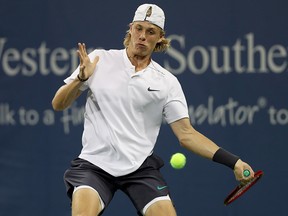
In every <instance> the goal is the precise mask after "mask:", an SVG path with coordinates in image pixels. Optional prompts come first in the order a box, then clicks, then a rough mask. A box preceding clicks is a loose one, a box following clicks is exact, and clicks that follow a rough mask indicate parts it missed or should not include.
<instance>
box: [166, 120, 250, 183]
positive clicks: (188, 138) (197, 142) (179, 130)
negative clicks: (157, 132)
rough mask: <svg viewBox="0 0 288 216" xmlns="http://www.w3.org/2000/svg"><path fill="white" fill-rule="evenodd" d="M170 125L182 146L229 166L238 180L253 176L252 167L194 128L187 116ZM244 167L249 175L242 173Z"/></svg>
mask: <svg viewBox="0 0 288 216" xmlns="http://www.w3.org/2000/svg"><path fill="white" fill-rule="evenodd" d="M170 127H171V128H172V130H173V132H174V134H175V135H176V137H177V138H178V140H179V143H180V145H181V146H182V147H184V148H186V149H188V150H190V151H192V152H194V153H195V154H197V155H200V156H202V157H204V158H208V159H210V160H213V161H215V162H218V163H221V164H224V165H227V166H229V167H230V168H232V169H233V171H234V174H235V177H236V179H237V180H238V181H248V180H249V179H250V178H252V177H253V176H254V172H253V170H252V168H251V167H250V166H249V165H248V164H247V163H245V162H243V161H242V160H241V159H240V158H239V157H237V156H235V155H233V154H231V153H230V152H228V151H225V150H223V149H222V148H220V147H219V146H218V145H216V144H215V143H214V142H213V141H212V140H210V139H209V138H207V137H206V136H204V135H203V134H201V133H200V132H198V131H197V130H195V129H194V128H193V127H192V125H191V123H190V120H189V118H183V119H180V120H178V121H175V122H173V123H170ZM246 169H248V170H249V171H250V173H251V175H250V176H249V177H245V176H244V175H243V171H244V170H246Z"/></svg>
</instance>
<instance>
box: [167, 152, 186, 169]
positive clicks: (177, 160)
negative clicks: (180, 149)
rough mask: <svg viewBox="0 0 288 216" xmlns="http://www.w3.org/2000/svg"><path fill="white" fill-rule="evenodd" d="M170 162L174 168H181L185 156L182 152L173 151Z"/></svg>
mask: <svg viewBox="0 0 288 216" xmlns="http://www.w3.org/2000/svg"><path fill="white" fill-rule="evenodd" d="M170 164H171V166H172V167H173V168H174V169H182V168H183V167H184V166H185V164H186V157H185V155H184V154H182V153H175V154H173V155H172V156H171V159H170Z"/></svg>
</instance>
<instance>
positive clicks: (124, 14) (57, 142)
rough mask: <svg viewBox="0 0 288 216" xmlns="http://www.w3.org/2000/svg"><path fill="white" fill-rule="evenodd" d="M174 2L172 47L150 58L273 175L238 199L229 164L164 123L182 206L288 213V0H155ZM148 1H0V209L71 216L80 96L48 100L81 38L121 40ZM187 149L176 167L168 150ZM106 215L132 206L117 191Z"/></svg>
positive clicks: (211, 123)
mask: <svg viewBox="0 0 288 216" xmlns="http://www.w3.org/2000/svg"><path fill="white" fill-rule="evenodd" d="M150 2H152V3H157V4H159V6H161V7H162V8H163V9H164V11H165V12H166V21H167V22H166V33H167V36H168V37H170V38H171V39H172V48H171V49H170V51H169V52H167V53H165V54H155V56H154V59H155V60H157V61H158V62H159V63H160V64H161V65H163V66H165V67H166V68H167V69H169V70H170V71H171V72H172V73H174V74H176V75H177V77H178V79H179V80H180V82H181V84H182V86H183V89H184V91H185V94H186V97H187V102H188V105H189V110H190V117H191V121H192V123H193V125H194V127H195V128H196V129H198V130H199V131H201V132H202V133H204V134H205V135H207V136H208V137H209V138H211V139H212V140H214V141H215V142H216V143H217V144H219V145H220V146H223V147H224V148H226V149H228V150H230V151H232V152H234V153H235V154H238V155H240V156H241V157H242V159H243V160H245V161H247V162H249V163H250V164H251V165H252V166H253V168H254V169H255V170H258V169H263V170H264V172H265V177H264V178H263V179H262V181H261V183H259V184H258V185H257V186H255V188H253V189H252V190H251V191H249V193H247V194H246V195H245V196H243V197H242V198H241V199H239V200H237V201H236V202H235V203H233V204H232V205H231V206H228V207H225V206H224V205H223V199H224V197H225V196H226V195H227V193H228V192H230V191H231V190H232V188H233V187H234V185H236V183H237V182H236V181H235V179H234V175H233V173H232V172H231V171H230V170H229V169H228V168H226V167H223V166H221V165H218V164H215V163H212V162H211V161H208V160H206V159H202V158H200V157H198V156H196V155H193V154H191V153H189V152H187V151H185V150H184V149H181V147H180V146H179V145H178V142H177V140H176V138H175V137H174V135H173V134H172V132H171V129H170V128H169V126H167V125H163V127H162V129H161V133H160V136H159V139H158V144H157V147H156V150H155V151H156V152H157V153H158V154H159V155H160V156H162V157H163V159H164V160H165V162H166V166H165V167H164V168H163V173H164V175H165V176H166V179H167V181H168V182H169V185H170V187H171V191H172V197H173V199H174V201H175V205H176V208H177V211H178V214H179V215H181V216H190V215H197V216H208V215H217V216H240V215H241V216H242V215H246V216H252V215H253V216H255V215H256V216H257V215H261V216H271V215H275V216H276V215H277V216H285V215H288V206H287V198H286V195H287V194H288V189H287V187H286V185H287V182H288V168H287V162H288V160H287V150H288V145H287V132H288V130H287V129H288V127H287V126H288V97H287V93H288V92H287V91H288V85H287V83H288V82H287V81H288V79H287V78H288V72H287V68H288V54H287V45H288V41H287V39H288V29H287V20H288V13H287V7H288V2H287V1H286V0H274V1H270V0H262V1H260V0H258V1H256V0H242V1H229V0H219V1H215V0H202V1H189V0H182V1H150ZM140 3H144V2H143V1H109V0H108V1H96V0H94V1H92V0H82V1H75V0H57V1H56V0H50V1H36V0H26V1H20V0H19V1H17V0H0V62H1V64H0V136H1V142H0V149H1V150H0V215H1V216H2V215H3V216H6V215H13V216H28V215H29V216H31V215H35V216H36V215H37V216H38V215H42V216H52V215H53V216H54V215H62V216H63V215H67V216H68V215H70V206H69V200H68V198H67V197H66V195H65V188H64V184H63V180H62V176H63V172H64V171H65V169H66V168H67V167H68V166H69V162H70V160H72V159H73V158H74V157H76V156H77V155H78V153H79V151H80V148H81V143H80V141H81V132H82V121H83V119H82V116H81V113H82V111H83V103H84V97H83V98H81V99H80V100H79V101H77V103H75V104H74V105H73V106H72V108H70V109H68V110H66V111H64V112H58V113H56V112H54V111H53V110H52V107H51V100H52V98H53V96H54V94H55V91H56V90H57V89H58V87H59V86H60V85H62V84H63V79H64V78H65V77H66V76H68V75H69V73H70V72H71V71H72V70H73V69H74V68H75V67H76V65H77V64H78V59H77V56H76V54H75V50H76V45H77V43H78V42H85V43H86V44H87V46H88V47H89V48H91V49H92V48H98V47H103V48H106V49H109V48H122V47H123V46H122V40H123V37H124V35H125V31H126V30H127V25H128V24H129V22H130V21H131V20H132V18H133V15H134V11H135V9H136V8H137V6H138V5H139V4H140ZM175 152H183V153H184V154H186V156H187V160H188V162H187V166H186V167H185V168H184V169H182V170H178V171H176V170H173V169H172V168H171V167H170V165H169V158H170V156H171V155H172V154H173V153H175ZM104 215H107V216H108V215H111V216H112V215H136V212H135V210H134V208H133V206H132V204H131V203H130V201H129V200H128V199H127V198H126V197H125V196H124V195H123V194H122V193H121V192H119V193H117V194H116V196H115V199H114V200H113V201H112V203H111V205H110V206H109V208H108V209H107V210H106V212H105V213H104Z"/></svg>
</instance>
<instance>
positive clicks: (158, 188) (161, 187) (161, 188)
mask: <svg viewBox="0 0 288 216" xmlns="http://www.w3.org/2000/svg"><path fill="white" fill-rule="evenodd" d="M164 188H167V186H166V185H165V186H157V190H163V189H164Z"/></svg>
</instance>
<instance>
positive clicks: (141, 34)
mask: <svg viewBox="0 0 288 216" xmlns="http://www.w3.org/2000/svg"><path fill="white" fill-rule="evenodd" d="M130 34H131V41H130V43H129V46H130V47H129V48H131V49H132V51H133V53H134V54H136V55H139V56H147V55H151V54H152V52H153V50H154V48H155V46H156V44H157V43H159V42H161V39H162V35H161V29H160V28H159V27H157V26H156V25H153V24H151V23H150V22H147V21H141V22H134V23H132V24H131V26H130Z"/></svg>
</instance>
